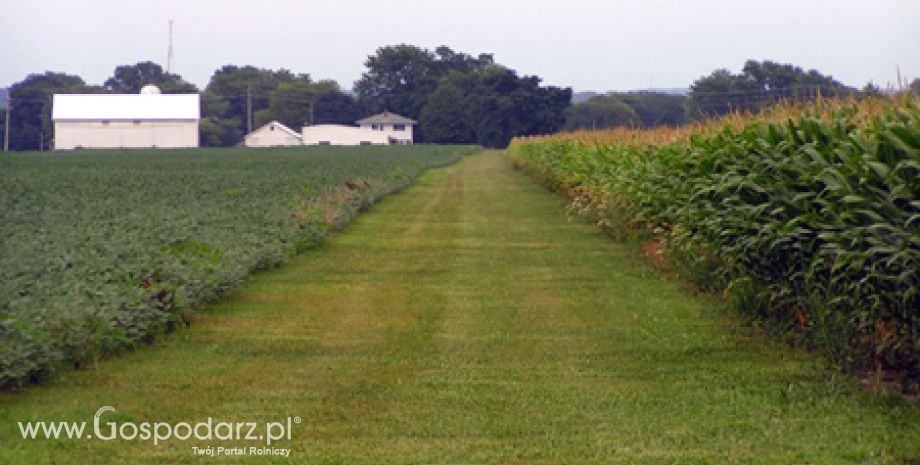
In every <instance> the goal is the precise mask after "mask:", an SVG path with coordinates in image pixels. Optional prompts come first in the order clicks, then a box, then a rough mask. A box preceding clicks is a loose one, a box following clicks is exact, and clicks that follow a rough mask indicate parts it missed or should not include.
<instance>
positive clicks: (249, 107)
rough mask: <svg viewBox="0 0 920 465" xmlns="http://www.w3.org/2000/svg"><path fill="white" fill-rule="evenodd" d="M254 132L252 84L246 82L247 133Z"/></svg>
mask: <svg viewBox="0 0 920 465" xmlns="http://www.w3.org/2000/svg"><path fill="white" fill-rule="evenodd" d="M250 132H252V84H246V134H249V133H250Z"/></svg>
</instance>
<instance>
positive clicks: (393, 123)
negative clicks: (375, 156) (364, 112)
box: [358, 110, 418, 145]
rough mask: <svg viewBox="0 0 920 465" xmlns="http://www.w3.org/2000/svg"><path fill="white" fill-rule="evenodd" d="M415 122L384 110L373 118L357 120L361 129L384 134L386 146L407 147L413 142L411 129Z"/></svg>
mask: <svg viewBox="0 0 920 465" xmlns="http://www.w3.org/2000/svg"><path fill="white" fill-rule="evenodd" d="M416 124H418V122H417V121H415V120H413V119H409V118H406V117H405V116H401V115H397V114H396V113H390V112H388V111H386V110H384V111H383V113H378V114H376V115H373V116H368V117H367V118H364V119H361V120H358V126H360V127H361V128H362V129H369V130H371V131H377V132H381V133H383V134H386V137H387V143H388V144H402V145H408V144H411V143H412V140H413V136H412V133H413V129H414V127H415V125H416Z"/></svg>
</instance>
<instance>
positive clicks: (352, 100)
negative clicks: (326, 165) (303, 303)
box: [0, 44, 920, 150]
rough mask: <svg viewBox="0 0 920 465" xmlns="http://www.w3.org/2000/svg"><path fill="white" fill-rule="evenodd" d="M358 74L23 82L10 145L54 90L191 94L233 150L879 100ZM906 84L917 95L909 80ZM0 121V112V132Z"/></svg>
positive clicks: (57, 76) (745, 72) (473, 73)
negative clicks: (255, 139) (353, 130)
mask: <svg viewBox="0 0 920 465" xmlns="http://www.w3.org/2000/svg"><path fill="white" fill-rule="evenodd" d="M364 65H365V71H364V73H363V74H362V75H361V78H360V79H359V80H358V81H357V82H355V83H354V86H353V88H352V89H351V91H350V92H349V91H346V90H345V89H343V88H342V87H340V86H339V84H338V83H336V82H335V81H331V80H319V81H315V80H313V79H312V77H311V76H310V75H309V74H306V73H294V72H291V71H289V70H286V69H278V70H271V69H262V68H257V67H255V66H236V65H226V66H223V67H221V68H220V69H217V70H216V71H215V72H214V74H213V75H212V76H211V78H210V80H209V81H208V84H207V85H206V86H205V88H204V89H198V88H197V87H196V86H195V85H194V84H192V83H190V82H187V81H185V80H184V79H183V78H182V77H181V76H179V75H178V74H173V73H168V72H166V71H164V70H163V68H162V67H161V66H160V65H159V64H156V63H153V62H150V61H145V62H140V63H136V64H132V65H123V66H118V67H116V68H115V70H114V72H113V74H112V76H111V77H110V78H108V79H106V81H105V82H104V83H103V84H102V85H91V84H87V83H86V82H85V81H84V80H83V79H82V78H80V77H79V76H74V75H69V74H64V73H55V72H46V73H44V74H33V75H30V76H28V77H27V78H25V79H24V80H23V81H21V82H18V83H16V84H14V85H13V86H12V87H11V88H10V93H9V98H10V100H11V102H12V110H11V112H10V113H11V116H10V121H11V123H10V129H11V131H10V132H11V138H10V148H11V149H13V150H35V149H38V148H41V147H49V146H50V143H51V142H52V138H53V131H52V126H53V125H52V122H51V97H52V95H53V94H55V93H137V92H139V91H140V89H141V88H142V87H143V86H144V85H147V84H154V85H156V86H158V87H159V88H160V89H161V91H162V92H163V93H200V94H201V110H202V119H201V121H200V124H199V130H200V140H201V145H203V146H224V147H226V146H234V145H237V144H239V143H240V142H241V141H242V140H243V137H244V136H245V134H246V133H247V132H248V131H249V130H250V129H251V128H257V127H259V126H261V125H263V124H265V123H267V122H269V121H271V120H278V121H280V122H282V123H283V124H285V125H287V126H289V127H291V128H293V129H295V130H299V128H300V127H301V126H303V125H308V124H324V123H330V124H353V123H354V122H355V121H356V120H358V119H360V118H362V117H364V116H367V115H370V114H373V113H378V112H381V111H383V110H389V111H391V112H394V113H398V114H401V115H403V116H407V117H409V118H412V119H415V120H417V121H419V126H418V127H417V129H416V142H420V143H476V144H479V145H483V146H486V147H504V146H506V145H507V144H508V142H509V141H510V140H511V138H513V137H515V136H522V135H532V134H548V133H553V132H558V131H560V130H578V129H603V128H609V127H615V126H632V127H654V126H660V125H671V126H676V125H680V124H683V123H685V122H687V121H690V120H694V119H699V118H705V117H710V116H718V115H721V114H725V113H727V112H729V111H734V110H755V109H758V108H761V107H763V106H764V105H769V104H772V103H774V102H777V101H779V100H789V99H796V100H800V99H813V98H816V97H817V96H818V95H823V96H843V95H851V94H858V95H871V94H874V93H879V92H881V91H880V90H879V89H878V88H877V87H874V86H873V85H872V84H871V83H870V84H868V85H867V86H866V87H864V88H863V89H862V91H857V90H856V89H854V88H851V87H848V86H846V85H844V84H842V83H840V82H839V81H837V80H835V79H834V78H833V77H831V76H826V75H824V74H822V73H820V72H818V71H816V70H808V71H806V70H804V69H802V68H800V67H798V66H795V65H791V64H783V63H776V62H772V61H763V62H759V61H755V60H749V61H747V62H746V63H745V64H744V66H743V67H742V70H741V72H740V73H737V74H736V73H732V72H731V71H729V70H727V69H718V70H715V71H713V72H712V73H710V74H709V75H706V76H703V77H701V78H699V79H697V80H696V81H695V82H693V84H692V85H691V86H690V88H689V90H688V93H687V95H670V94H665V93H659V92H631V93H610V94H607V95H597V96H594V97H591V98H589V99H587V100H586V101H583V102H578V103H574V104H573V103H572V102H571V100H572V90H571V88H560V87H555V86H544V85H541V82H542V80H541V78H540V77H538V76H527V75H519V74H518V73H517V71H515V70H513V69H510V68H508V67H506V66H503V65H501V64H498V63H496V62H495V60H494V57H493V55H491V54H485V53H483V54H480V55H478V56H472V55H468V54H465V53H461V52H456V51H454V50H452V49H450V48H449V47H444V46H442V47H437V48H436V49H434V50H429V49H425V48H421V47H416V46H412V45H405V44H400V45H393V46H386V47H381V48H379V49H377V50H376V52H375V53H374V54H373V55H370V56H368V58H367V60H366V61H365V62H364ZM910 87H911V89H912V90H913V92H915V93H920V79H915V80H914V81H913V82H912V83H911V84H910ZM5 124H6V121H5V118H3V113H0V132H2V129H3V127H2V126H3V125H5Z"/></svg>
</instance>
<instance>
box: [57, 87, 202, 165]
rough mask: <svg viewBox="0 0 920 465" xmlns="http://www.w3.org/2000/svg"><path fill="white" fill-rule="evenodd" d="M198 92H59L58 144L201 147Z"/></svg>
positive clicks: (60, 146) (147, 89) (61, 146)
mask: <svg viewBox="0 0 920 465" xmlns="http://www.w3.org/2000/svg"><path fill="white" fill-rule="evenodd" d="M200 108H201V104H200V97H199V95H198V94H160V91H159V89H157V88H156V87H155V86H146V87H144V89H142V90H141V93H140V94H55V95H54V100H53V106H52V111H51V119H52V121H54V148H55V149H56V150H71V149H78V148H87V149H89V148H93V149H102V148H105V149H114V148H188V147H198V120H199V119H200V116H201V109H200Z"/></svg>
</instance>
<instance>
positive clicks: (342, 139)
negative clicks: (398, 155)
mask: <svg viewBox="0 0 920 465" xmlns="http://www.w3.org/2000/svg"><path fill="white" fill-rule="evenodd" d="M303 143H304V145H386V144H388V143H389V141H388V139H387V136H386V134H384V133H382V132H379V131H371V130H370V129H364V128H358V127H355V126H345V125H341V124H319V125H316V126H304V128H303Z"/></svg>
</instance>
